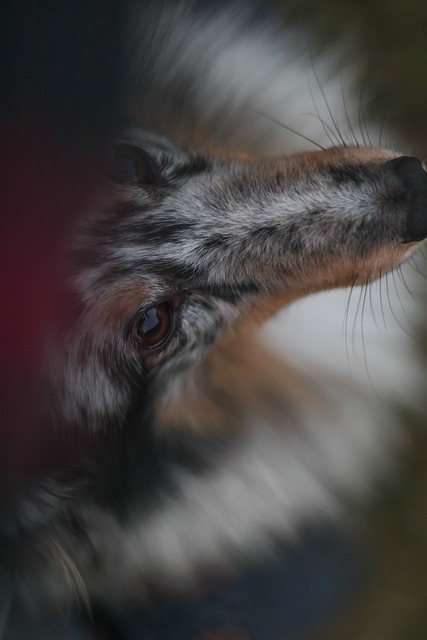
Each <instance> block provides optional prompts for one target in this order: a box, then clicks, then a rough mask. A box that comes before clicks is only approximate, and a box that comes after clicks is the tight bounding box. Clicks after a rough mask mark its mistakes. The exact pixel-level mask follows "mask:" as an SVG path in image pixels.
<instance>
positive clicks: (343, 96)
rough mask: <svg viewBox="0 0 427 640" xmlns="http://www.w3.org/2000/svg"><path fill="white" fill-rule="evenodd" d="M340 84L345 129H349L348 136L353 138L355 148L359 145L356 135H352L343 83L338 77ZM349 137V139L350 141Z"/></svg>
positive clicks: (352, 130)
mask: <svg viewBox="0 0 427 640" xmlns="http://www.w3.org/2000/svg"><path fill="white" fill-rule="evenodd" d="M340 84H341V96H342V101H343V105H344V114H345V119H346V122H347V127H348V129H349V132H350V136H351V137H352V138H353V140H354V144H355V145H356V147H359V146H360V145H359V143H358V141H357V138H356V135H355V133H354V129H353V127H352V124H351V121H350V116H349V113H348V109H347V101H346V99H345V92H344V85H343V81H342V75H341V76H340ZM351 137H350V139H351Z"/></svg>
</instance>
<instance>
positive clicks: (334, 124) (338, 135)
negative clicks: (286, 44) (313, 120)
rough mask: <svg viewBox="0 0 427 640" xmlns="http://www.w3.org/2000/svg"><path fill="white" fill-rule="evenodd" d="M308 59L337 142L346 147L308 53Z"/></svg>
mask: <svg viewBox="0 0 427 640" xmlns="http://www.w3.org/2000/svg"><path fill="white" fill-rule="evenodd" d="M310 58H311V66H312V69H313V74H314V77H315V78H316V82H317V86H318V87H319V89H320V93H321V94H322V98H323V101H324V103H325V106H326V109H327V111H328V113H329V117H330V119H331V122H332V124H333V126H334V128H335V131H336V133H337V138H338V140H339V141H341V144H342V145H343V146H346V144H345V140H344V138H343V137H342V135H341V132H340V130H339V129H338V125H337V123H336V121H335V120H334V117H333V115H332V110H331V107H330V106H329V103H328V101H327V99H326V95H325V92H324V90H323V87H322V84H321V82H320V79H319V75H318V73H317V71H316V66H315V64H314V60H313V57H312V54H311V52H310Z"/></svg>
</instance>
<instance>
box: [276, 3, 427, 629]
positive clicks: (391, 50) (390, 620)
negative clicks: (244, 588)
mask: <svg viewBox="0 0 427 640" xmlns="http://www.w3.org/2000/svg"><path fill="white" fill-rule="evenodd" d="M273 3H274V4H275V6H276V8H279V9H280V10H282V11H284V10H286V12H287V14H289V13H290V14H291V15H292V16H293V17H294V18H296V19H297V20H299V21H301V22H302V23H303V24H304V23H308V24H309V25H310V26H312V27H313V28H314V30H315V34H316V36H315V37H316V38H317V42H316V47H319V48H320V49H322V48H326V47H328V46H330V44H331V43H333V42H338V43H344V45H345V47H346V49H347V51H348V52H349V53H348V57H349V62H350V63H351V61H355V62H357V64H358V65H360V69H361V75H360V90H361V94H363V96H364V100H363V101H364V103H365V105H366V111H367V115H368V117H369V116H373V117H375V118H376V119H380V120H384V123H385V128H390V129H392V130H393V129H395V130H397V131H398V132H400V133H402V134H403V140H404V142H407V147H406V148H405V149H404V151H405V152H407V153H408V154H410V155H417V156H419V157H420V158H425V157H427V82H426V65H427V3H426V2H425V1H424V0H405V1H402V0H323V1H322V2H318V1H317V0H286V2H285V1H282V0H273ZM368 97H369V100H368V101H367V98H368ZM426 299H427V281H426ZM423 304H424V315H425V319H426V323H420V326H418V327H417V336H416V352H418V353H419V357H420V358H421V359H422V360H423V362H424V366H425V367H426V370H427V332H426V328H425V327H426V326H427V303H426V301H425V300H424V301H423ZM425 391H426V393H427V389H426V390H425ZM426 397H427V396H426ZM396 411H397V412H399V414H400V417H401V420H402V421H403V423H404V425H405V429H406V432H407V434H408V438H407V440H406V443H405V448H404V451H403V452H402V458H401V461H400V466H399V471H398V474H397V475H396V476H395V478H394V479H393V481H392V482H389V483H388V484H386V485H384V486H383V487H382V488H381V491H380V492H379V493H378V494H377V498H376V499H375V500H374V501H373V502H372V503H371V504H370V505H369V506H368V507H367V508H366V510H365V512H364V513H363V514H362V517H363V519H364V521H365V523H366V530H367V532H368V534H367V535H368V538H369V542H370V545H371V548H372V556H371V561H372V566H371V582H370V584H369V586H368V588H367V589H366V588H365V589H364V590H363V592H362V593H361V594H360V595H359V596H358V597H357V598H356V600H355V601H354V602H353V605H352V607H351V609H350V610H349V611H347V612H346V613H345V614H343V615H342V616H341V618H340V619H338V620H335V621H334V622H332V623H331V624H330V625H329V626H328V628H326V629H325V632H324V636H322V640H323V637H324V640H326V639H327V640H338V639H340V640H342V638H345V639H346V640H353V639H354V640H356V639H358V640H361V639H363V640H425V638H427V403H426V405H425V406H419V407H413V408H411V407H397V408H396ZM311 637H312V636H310V638H311ZM317 637H318V635H316V638H317Z"/></svg>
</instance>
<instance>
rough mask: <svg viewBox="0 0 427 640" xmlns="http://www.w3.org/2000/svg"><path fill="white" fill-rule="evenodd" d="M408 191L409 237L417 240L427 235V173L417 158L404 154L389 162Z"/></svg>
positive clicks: (411, 240)
mask: <svg viewBox="0 0 427 640" xmlns="http://www.w3.org/2000/svg"><path fill="white" fill-rule="evenodd" d="M389 166H390V168H391V169H392V171H393V172H394V173H395V174H396V175H397V177H398V178H399V179H400V180H401V181H402V184H403V186H404V188H405V189H406V191H407V194H408V195H407V198H408V204H407V211H408V218H407V230H406V231H407V239H406V242H417V241H419V240H423V239H424V238H425V237H427V173H426V171H425V169H424V167H423V165H422V164H421V162H420V161H419V160H418V159H417V158H412V157H409V156H402V157H400V158H396V159H395V160H391V161H390V163H389Z"/></svg>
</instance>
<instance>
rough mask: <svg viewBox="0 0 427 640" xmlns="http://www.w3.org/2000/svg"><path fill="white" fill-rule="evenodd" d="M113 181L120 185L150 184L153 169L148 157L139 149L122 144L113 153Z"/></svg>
mask: <svg viewBox="0 0 427 640" xmlns="http://www.w3.org/2000/svg"><path fill="white" fill-rule="evenodd" d="M112 164H113V167H112V174H113V180H114V181H115V182H119V183H120V184H141V185H144V184H150V183H151V182H152V181H153V175H154V173H153V167H152V162H151V160H150V158H149V157H148V155H147V154H146V153H144V151H142V150H141V149H139V148H138V147H134V146H133V145H130V144H120V145H118V146H117V147H115V149H114V153H113V163H112Z"/></svg>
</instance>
